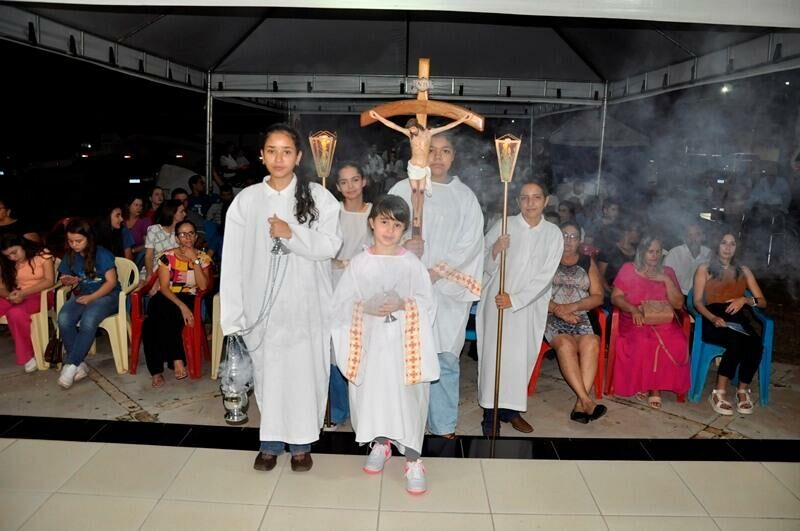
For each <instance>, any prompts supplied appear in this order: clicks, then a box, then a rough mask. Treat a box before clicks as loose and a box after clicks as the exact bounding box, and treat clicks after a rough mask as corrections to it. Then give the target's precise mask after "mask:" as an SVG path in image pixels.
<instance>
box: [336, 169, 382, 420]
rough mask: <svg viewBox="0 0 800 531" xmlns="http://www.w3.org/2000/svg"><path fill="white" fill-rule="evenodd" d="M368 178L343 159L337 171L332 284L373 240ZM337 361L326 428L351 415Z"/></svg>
mask: <svg viewBox="0 0 800 531" xmlns="http://www.w3.org/2000/svg"><path fill="white" fill-rule="evenodd" d="M366 185H367V178H366V177H365V176H364V172H363V171H362V170H361V167H360V166H359V165H358V164H356V163H355V162H345V163H343V164H342V165H341V166H339V169H338V170H337V171H336V189H337V190H338V191H339V193H340V194H342V198H343V199H344V200H343V201H342V203H341V206H342V209H341V211H340V212H339V227H340V228H341V231H342V248H341V249H339V253H338V254H337V255H336V258H334V259H333V260H332V261H331V269H332V272H333V287H334V289H335V288H336V285H337V284H338V283H339V279H340V278H342V274H343V273H344V270H345V268H346V267H347V265H348V263H350V259H351V258H353V257H354V256H355V255H357V254H358V253H360V252H361V251H363V250H364V246H366V245H368V244H369V243H370V242H371V241H372V235H371V234H370V231H369V225H368V224H367V217H368V216H369V213H370V211H371V210H372V203H367V202H365V201H364V188H365V187H366ZM335 364H336V361H335V360H334V359H333V356H331V365H332V367H331V380H330V391H329V392H330V403H331V418H330V420H331V424H332V425H331V426H330V427H329V428H325V429H326V430H328V431H333V430H335V429H336V427H337V426H338V425H339V424H341V423H343V422H344V421H346V420H347V418H348V417H349V416H350V407H349V405H348V402H347V379H345V377H344V376H343V375H342V373H341V371H340V370H339V369H338V368H337V367H336V365H335Z"/></svg>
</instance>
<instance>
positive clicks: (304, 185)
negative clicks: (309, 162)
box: [261, 123, 319, 225]
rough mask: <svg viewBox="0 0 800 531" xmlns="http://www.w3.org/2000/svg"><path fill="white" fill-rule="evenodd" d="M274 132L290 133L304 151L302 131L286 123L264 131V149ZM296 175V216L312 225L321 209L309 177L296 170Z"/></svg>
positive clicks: (295, 143) (290, 136) (295, 144)
mask: <svg viewBox="0 0 800 531" xmlns="http://www.w3.org/2000/svg"><path fill="white" fill-rule="evenodd" d="M273 133H284V134H286V135H288V136H289V138H291V139H292V142H293V143H294V148H295V149H296V150H297V152H298V153H302V152H303V149H302V144H301V140H300V133H298V132H297V129H295V128H294V127H292V126H290V125H289V124H285V123H280V124H273V125H271V126H269V127H268V128H267V130H266V131H264V142H263V143H262V144H261V147H262V149H263V148H264V147H265V146H266V145H267V140H268V139H269V136H270V135H271V134H273ZM295 175H296V176H297V185H296V186H295V189H294V200H295V207H294V216H295V217H296V218H297V222H298V223H305V222H306V221H308V223H309V225H310V224H311V223H313V222H315V221H316V220H317V218H319V210H317V205H316V204H315V203H314V197H313V196H312V195H311V186H310V185H309V181H308V179H306V178H305V177H304V176H303V174H302V172H300V173H297V172H295Z"/></svg>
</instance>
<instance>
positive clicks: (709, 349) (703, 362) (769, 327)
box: [686, 290, 775, 407]
mask: <svg viewBox="0 0 800 531" xmlns="http://www.w3.org/2000/svg"><path fill="white" fill-rule="evenodd" d="M747 296H748V297H749V296H750V292H749V291H748V292H747ZM692 297H693V291H692V290H690V291H689V294H688V295H687V296H686V305H687V307H688V308H689V312H691V314H692V316H694V321H695V323H694V332H693V334H692V367H691V377H692V387H691V390H690V391H689V401H691V402H699V401H700V395H702V394H703V388H704V387H705V383H706V378H707V377H708V369H709V367H710V366H711V362H712V361H713V360H714V358H716V357H717V356H722V353H723V352H725V348H724V347H721V346H719V345H714V344H713V343H705V342H704V341H703V324H702V323H703V321H702V320H703V316H702V315H700V313H699V312H698V311H697V309H696V308H695V307H694V299H693V298H692ZM752 310H753V315H755V317H756V319H758V320H759V321H760V322H761V325H762V326H763V330H762V333H761V340H762V345H763V346H764V352H763V354H762V355H761V363H760V364H759V365H758V397H759V401H760V402H761V406H762V407H766V405H767V404H769V380H770V371H771V369H772V339H773V336H774V331H775V323H774V322H773V320H772V319H771V318H769V317H767V315H766V314H765V313H764V312H763V311H761V310H760V309H759V308H752ZM737 380H738V378H737Z"/></svg>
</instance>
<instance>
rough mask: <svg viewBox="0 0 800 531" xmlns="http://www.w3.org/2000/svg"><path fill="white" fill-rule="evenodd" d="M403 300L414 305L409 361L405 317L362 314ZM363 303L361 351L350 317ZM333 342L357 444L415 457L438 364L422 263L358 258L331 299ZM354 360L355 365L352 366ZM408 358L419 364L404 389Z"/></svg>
mask: <svg viewBox="0 0 800 531" xmlns="http://www.w3.org/2000/svg"><path fill="white" fill-rule="evenodd" d="M389 292H393V293H392V295H393V296H396V297H399V298H401V299H404V300H407V299H413V301H414V302H415V303H416V306H417V315H418V319H417V321H416V322H417V323H418V334H415V336H416V337H417V338H418V340H419V348H418V349H413V351H412V352H413V353H414V354H409V353H408V352H407V351H406V349H405V345H406V344H407V339H408V337H407V333H406V311H404V310H398V311H396V312H393V314H392V315H394V317H395V318H396V319H397V320H396V321H393V322H389V323H387V322H385V318H384V317H380V316H376V315H370V314H369V313H368V308H369V307H370V305H372V306H375V305H376V304H378V305H379V304H380V303H381V302H382V301H383V296H384V293H389ZM358 302H361V303H362V304H363V306H364V312H363V316H362V317H361V326H359V327H358V328H357V329H358V330H361V332H360V334H361V339H360V347H361V348H360V349H358V352H355V353H354V352H353V348H354V347H353V345H354V344H356V343H359V341H358V340H357V339H354V337H353V333H354V332H353V330H354V328H353V325H354V323H353V319H354V315H353V309H354V305H355V304H356V303H358ZM332 311H333V326H332V337H333V346H334V352H335V353H336V364H337V366H338V367H339V369H340V370H341V371H342V374H344V375H345V376H346V377H347V378H348V380H350V383H349V386H348V396H349V397H350V419H351V422H352V424H353V431H355V433H356V441H357V442H359V443H368V442H370V441H372V440H374V439H375V438H376V437H388V438H389V439H392V440H393V441H396V442H397V444H398V446H399V448H400V451H401V452H403V453H405V448H411V449H413V450H416V451H417V452H420V451H421V450H422V441H423V438H424V436H425V423H426V421H427V418H428V401H429V396H430V383H429V382H431V381H433V380H437V379H439V359H438V356H437V352H436V348H435V340H434V336H433V328H432V324H433V321H434V317H435V314H436V306H435V301H434V295H433V290H432V288H431V282H430V277H429V275H428V271H427V270H426V269H425V266H424V265H422V262H420V260H419V259H418V258H417V257H416V256H415V255H414V254H413V253H411V252H410V251H406V250H405V249H403V251H402V254H400V255H395V256H385V255H374V254H371V253H370V252H369V251H365V252H362V253H361V254H358V255H357V256H356V257H355V258H353V259H352V260H351V261H350V265H349V266H348V267H347V268H346V269H345V270H344V275H343V276H342V278H341V280H340V282H339V284H338V285H337V286H336V290H335V291H334V294H333V304H332ZM354 355H355V356H356V357H357V358H358V359H357V360H355V361H356V364H354V359H353V358H354ZM408 355H414V356H418V357H419V358H421V359H418V360H416V362H417V363H419V368H420V373H419V375H418V380H419V383H411V384H409V383H407V382H406V375H407V374H408V373H407V370H406V369H407V368H408V367H406V356H408Z"/></svg>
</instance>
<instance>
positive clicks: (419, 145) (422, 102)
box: [361, 58, 484, 238]
mask: <svg viewBox="0 0 800 531" xmlns="http://www.w3.org/2000/svg"><path fill="white" fill-rule="evenodd" d="M429 75H430V59H428V58H420V60H419V73H418V78H417V79H416V80H414V81H415V85H416V88H417V98H416V99H414V100H399V101H390V102H388V103H384V104H383V105H379V106H377V107H375V108H372V109H369V110H367V111H364V112H362V113H361V127H366V126H368V125H372V124H374V123H375V122H376V121H379V122H381V123H382V124H383V125H385V126H386V127H389V128H391V129H394V130H395V131H399V132H401V133H403V134H404V135H406V136H407V137H409V139H410V141H411V155H412V159H411V160H412V163H414V162H415V161H416V163H415V166H420V165H421V162H422V161H421V160H420V158H421V157H423V156H424V159H423V160H425V161H427V157H428V150H429V149H430V137H431V136H433V135H435V134H437V133H441V132H442V131H446V130H448V129H451V128H453V127H456V126H457V125H459V124H462V123H466V124H467V125H469V126H470V127H472V128H473V129H475V130H477V131H483V124H484V118H483V116H481V115H480V114H477V113H474V112H472V111H470V110H469V109H466V108H464V107H461V106H459V105H453V104H452V103H445V102H443V101H436V100H430V99H428V91H429V89H430V87H431V83H430V77H429ZM409 114H412V115H415V116H416V119H411V120H409V122H408V123H407V124H406V127H400V126H399V125H397V124H396V123H394V122H392V121H390V120H389V118H391V117H392V116H404V115H409ZM429 115H430V116H442V117H445V118H450V119H451V120H453V121H452V122H450V123H449V124H447V125H444V126H442V127H437V128H435V129H426V127H427V125H428V116H429ZM414 155H417V156H416V157H415V156H414ZM422 165H424V166H427V162H424V163H422ZM409 178H410V179H409V180H410V181H411V210H412V220H411V237H412V238H422V207H423V203H424V199H425V181H424V180H422V179H419V178H417V179H411V176H410V175H409Z"/></svg>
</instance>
